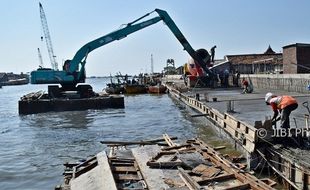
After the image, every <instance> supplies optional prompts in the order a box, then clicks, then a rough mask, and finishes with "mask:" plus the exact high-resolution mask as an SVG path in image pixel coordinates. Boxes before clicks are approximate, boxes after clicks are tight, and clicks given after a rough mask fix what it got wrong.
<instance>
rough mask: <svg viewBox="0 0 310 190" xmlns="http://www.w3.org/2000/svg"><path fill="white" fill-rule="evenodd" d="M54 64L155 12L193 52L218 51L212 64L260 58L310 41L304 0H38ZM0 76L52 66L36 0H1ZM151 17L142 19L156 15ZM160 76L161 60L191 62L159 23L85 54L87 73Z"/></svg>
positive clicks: (309, 3)
mask: <svg viewBox="0 0 310 190" xmlns="http://www.w3.org/2000/svg"><path fill="white" fill-rule="evenodd" d="M40 2H41V3H42V5H43V8H44V11H45V14H46V17H47V22H48V27H49V31H50V35H51V40H52V44H53V49H54V53H55V55H56V60H57V62H58V64H59V68H60V69H61V68H62V67H61V65H62V64H63V62H64V61H65V60H67V59H72V58H73V57H74V55H75V53H76V52H77V51H78V49H79V48H81V47H82V46H83V45H84V44H86V43H88V42H90V41H92V40H94V39H97V38H99V37H101V36H104V35H106V34H108V33H110V32H112V31H115V30H117V29H119V28H120V26H121V25H122V24H126V23H129V22H131V21H133V20H135V19H137V18H139V17H140V16H143V15H145V14H146V13H148V12H151V11H153V10H154V9H155V8H159V9H163V10H165V11H167V12H168V14H169V15H170V17H171V18H172V19H173V20H174V22H175V23H176V25H177V26H178V28H179V29H180V30H181V31H182V33H183V34H184V36H185V37H186V38H187V40H188V41H189V43H190V44H191V45H192V47H193V48H194V49H200V48H205V49H207V50H208V51H209V50H210V48H211V47H213V46H214V45H216V46H217V48H216V52H215V59H222V58H224V56H225V55H231V54H252V53H263V52H264V51H265V50H266V49H267V47H268V46H269V45H270V46H271V47H272V48H273V50H274V51H276V52H282V47H283V46H285V45H289V44H293V43H310V22H309V18H310V11H309V8H310V1H309V0H298V1H296V0H259V1H250V0H233V1H232V0H217V1H210V0H192V1H190V0H89V1H85V0H53V1H48V0H42V1H40ZM0 7H1V9H2V10H1V12H0V15H1V16H0V24H1V30H0V43H1V45H0V56H1V61H0V72H14V73H20V72H24V73H26V72H30V71H32V70H35V69H37V68H38V66H39V58H38V53H37V48H40V49H41V53H42V57H43V62H44V66H45V67H51V64H50V60H49V57H48V52H47V48H46V44H45V42H44V41H41V36H43V30H42V26H41V21H40V13H39V1H38V0H22V1H21V0H1V1H0ZM156 16H158V15H156V13H154V14H152V15H151V16H149V17H147V18H146V19H151V18H153V17H156ZM151 54H152V55H153V64H154V71H155V72H161V71H162V70H163V68H164V67H165V66H166V61H167V59H174V60H175V64H176V66H177V67H178V66H181V65H183V64H184V63H186V62H187V61H188V59H189V55H188V53H187V52H186V51H184V50H183V48H182V46H181V44H180V43H179V42H178V40H177V39H176V38H175V37H174V35H173V34H172V33H171V31H170V30H169V28H168V27H167V26H166V25H165V24H164V23H163V22H162V21H161V22H159V23H156V24H154V25H151V26H149V27H147V28H144V29H142V30H140V31H137V32H135V33H133V34H131V35H128V36H127V37H126V38H123V39H122V40H119V41H114V42H112V43H109V44H107V45H105V46H102V47H100V48H98V49H96V50H94V51H92V52H91V53H89V55H88V58H87V63H86V73H87V76H108V75H110V73H111V74H112V75H114V74H116V73H118V72H121V73H122V74H125V73H127V74H138V73H141V72H151Z"/></svg>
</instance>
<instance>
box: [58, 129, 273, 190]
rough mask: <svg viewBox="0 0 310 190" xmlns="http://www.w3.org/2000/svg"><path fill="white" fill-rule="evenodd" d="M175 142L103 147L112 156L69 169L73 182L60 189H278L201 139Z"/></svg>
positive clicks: (166, 139)
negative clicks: (129, 146) (122, 151)
mask: <svg viewBox="0 0 310 190" xmlns="http://www.w3.org/2000/svg"><path fill="white" fill-rule="evenodd" d="M172 139H176V138H170V137H169V136H168V135H166V134H165V135H164V136H163V138H162V139H155V140H151V141H141V142H140V143H139V142H116V141H115V142H110V141H102V143H107V144H109V146H111V152H110V154H109V156H107V154H105V153H99V154H98V155H97V156H96V157H93V158H91V159H89V160H87V161H85V162H83V163H81V164H79V165H68V164H67V171H68V167H69V168H70V167H71V170H70V169H69V171H71V173H70V172H69V173H67V175H66V174H65V179H66V180H67V181H65V185H62V186H59V187H58V189H60V190H69V189H70V190H79V189H83V188H82V187H86V186H87V189H99V190H105V189H109V190H114V189H115V190H116V189H122V190H131V189H132V190H137V189H141V190H147V189H170V190H178V189H179V190H183V189H190V190H192V189H195V190H201V189H230V190H232V189H254V190H270V189H273V188H272V187H271V185H270V184H272V185H274V183H272V181H270V180H264V181H265V182H266V183H264V181H262V180H259V179H257V178H256V177H254V176H253V175H251V174H250V173H248V172H246V171H244V170H243V169H244V168H245V167H244V166H245V165H244V164H241V163H239V164H241V167H239V165H236V164H234V163H233V162H231V161H229V160H228V159H226V158H225V157H224V156H223V155H221V154H220V153H218V152H217V151H215V150H214V149H213V148H211V147H210V146H208V145H207V144H206V143H204V142H203V141H201V140H200V139H192V140H187V141H186V143H185V144H181V145H179V144H176V143H175V142H173V140H172ZM163 142H164V143H163ZM158 143H160V144H161V145H164V146H158V145H157V144H158ZM134 144H135V145H143V146H140V147H135V148H132V149H127V154H123V153H121V154H120V150H119V151H117V149H115V147H121V146H122V147H123V146H127V145H134ZM222 148H224V147H218V149H222ZM124 155H126V156H124ZM235 159H236V160H238V161H240V160H241V158H235ZM96 160H97V161H96ZM100 160H101V161H100ZM102 160H103V161H104V162H103V161H102ZM96 170H97V173H96V172H95V171H96ZM98 172H99V173H98ZM103 172H104V173H103ZM66 176H67V177H66ZM68 176H69V177H68ZM268 184H269V185H268ZM65 187H66V188H67V189H66V188H65ZM78 187H80V188H78ZM95 187H96V188H95Z"/></svg>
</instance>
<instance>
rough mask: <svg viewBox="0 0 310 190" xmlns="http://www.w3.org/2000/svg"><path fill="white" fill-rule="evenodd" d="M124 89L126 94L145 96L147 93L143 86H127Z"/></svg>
mask: <svg viewBox="0 0 310 190" xmlns="http://www.w3.org/2000/svg"><path fill="white" fill-rule="evenodd" d="M124 88H125V93H126V94H143V93H146V92H147V88H146V87H145V85H141V84H125V86H124Z"/></svg>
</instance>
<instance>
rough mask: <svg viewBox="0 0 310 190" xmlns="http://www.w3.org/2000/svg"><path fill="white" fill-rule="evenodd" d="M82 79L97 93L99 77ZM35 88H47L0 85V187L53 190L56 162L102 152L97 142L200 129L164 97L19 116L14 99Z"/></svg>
mask: <svg viewBox="0 0 310 190" xmlns="http://www.w3.org/2000/svg"><path fill="white" fill-rule="evenodd" d="M87 82H88V83H89V84H91V85H92V86H93V87H94V90H95V91H101V90H102V88H103V87H104V82H105V81H104V79H90V80H88V81H87ZM38 90H47V86H46V85H24V86H9V87H3V88H2V89H0V102H1V104H0V112H1V116H0V123H1V126H0V163H1V165H0V189H3V190H4V189H23V190H25V189H31V190H36V189H38V190H39V189H40V190H41V189H54V187H55V185H57V184H60V183H61V182H62V172H63V166H62V164H63V163H65V162H67V161H77V160H79V159H84V158H86V157H88V156H90V155H95V154H96V153H98V152H99V151H102V150H104V149H105V148H106V147H105V146H104V145H102V144H100V143H99V141H100V140H123V141H128V140H142V139H152V138H158V137H161V135H162V134H163V133H168V134H169V135H170V136H178V137H179V138H181V139H186V138H191V137H194V136H197V134H201V133H202V132H203V130H205V129H202V128H199V126H197V125H195V124H194V123H193V122H191V121H189V120H188V119H186V115H185V114H184V112H185V111H184V110H182V109H179V106H178V105H176V104H175V103H174V102H173V101H172V100H171V99H170V98H169V96H168V95H160V96H158V95H137V96H127V97H125V107H126V108H125V109H107V110H88V111H73V112H57V113H55V112H51V113H42V114H35V115H27V116H19V115H18V100H19V98H20V97H21V96H22V95H25V94H27V93H30V92H34V91H38ZM199 136H200V135H199Z"/></svg>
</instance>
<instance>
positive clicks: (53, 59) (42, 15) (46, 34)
mask: <svg viewBox="0 0 310 190" xmlns="http://www.w3.org/2000/svg"><path fill="white" fill-rule="evenodd" d="M39 7H40V18H41V24H42V29H43V33H44V38H45V42H46V46H47V51H48V55H49V58H50V60H51V65H52V69H54V70H58V63H57V61H56V56H55V55H54V51H53V45H52V40H51V35H50V32H49V30H48V25H47V20H46V16H45V13H44V9H43V6H42V4H41V3H39ZM41 39H42V37H41Z"/></svg>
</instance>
